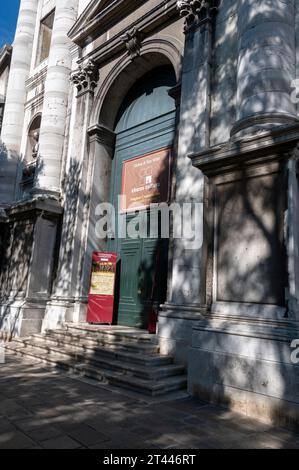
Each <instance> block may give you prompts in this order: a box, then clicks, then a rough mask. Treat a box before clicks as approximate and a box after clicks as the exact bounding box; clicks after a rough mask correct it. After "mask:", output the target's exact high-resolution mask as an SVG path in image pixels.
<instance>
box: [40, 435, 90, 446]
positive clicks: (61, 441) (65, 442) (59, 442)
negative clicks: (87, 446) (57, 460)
mask: <svg viewBox="0 0 299 470" xmlns="http://www.w3.org/2000/svg"><path fill="white" fill-rule="evenodd" d="M41 445H42V447H43V448H44V449H78V448H79V447H82V446H81V444H80V443H79V442H77V441H74V440H73V439H71V438H70V437H69V436H59V437H55V438H53V439H48V440H46V441H44V442H42V444H41Z"/></svg>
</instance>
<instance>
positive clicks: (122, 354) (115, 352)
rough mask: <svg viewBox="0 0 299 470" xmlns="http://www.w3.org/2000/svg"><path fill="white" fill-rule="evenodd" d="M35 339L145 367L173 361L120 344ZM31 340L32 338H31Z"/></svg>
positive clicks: (47, 337)
mask: <svg viewBox="0 0 299 470" xmlns="http://www.w3.org/2000/svg"><path fill="white" fill-rule="evenodd" d="M34 339H35V340H36V341H39V342H41V343H42V344H46V345H48V346H49V347H56V348H61V349H63V348H65V347H73V348H75V349H76V350H77V351H80V352H81V353H85V352H86V353H93V354H96V355H97V356H99V357H103V358H106V359H107V358H108V359H119V360H122V361H127V362H132V363H134V364H139V365H142V366H144V367H153V366H162V365H169V364H172V363H173V359H172V357H171V356H159V355H158V354H148V352H147V351H144V350H143V349H140V350H139V349H138V348H137V349H135V350H134V351H133V350H127V349H125V348H123V347H120V346H118V345H112V346H109V347H107V346H106V347H104V346H99V345H98V343H97V342H84V341H82V340H81V341H69V340H68V339H67V338H64V337H61V338H57V337H56V336H47V335H46V336H41V335H35V336H34ZM29 340H30V339H29ZM18 341H23V342H24V341H27V340H26V339H24V338H23V339H21V340H18Z"/></svg>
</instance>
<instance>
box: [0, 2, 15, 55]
mask: <svg viewBox="0 0 299 470" xmlns="http://www.w3.org/2000/svg"><path fill="white" fill-rule="evenodd" d="M19 5H20V0H0V48H1V47H2V46H3V45H4V44H6V43H8V44H11V43H12V41H13V38H14V35H15V29H16V24H17V18H18V13H19Z"/></svg>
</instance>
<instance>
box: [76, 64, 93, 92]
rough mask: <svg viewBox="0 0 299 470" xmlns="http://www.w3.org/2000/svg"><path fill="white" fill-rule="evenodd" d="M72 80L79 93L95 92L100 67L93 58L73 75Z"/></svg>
mask: <svg viewBox="0 0 299 470" xmlns="http://www.w3.org/2000/svg"><path fill="white" fill-rule="evenodd" d="M71 81H72V82H73V84H74V85H75V86H76V87H77V90H78V92H79V93H87V92H91V93H93V92H94V90H95V88H96V87H97V84H98V81H99V69H98V67H97V65H96V64H95V62H94V61H93V60H89V61H88V62H86V64H84V65H80V66H79V69H78V70H77V71H76V72H74V73H73V74H72V75H71Z"/></svg>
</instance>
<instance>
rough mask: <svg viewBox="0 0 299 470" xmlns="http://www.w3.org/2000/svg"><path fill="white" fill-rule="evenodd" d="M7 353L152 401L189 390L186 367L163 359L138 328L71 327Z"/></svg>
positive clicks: (14, 345) (15, 344)
mask: <svg viewBox="0 0 299 470" xmlns="http://www.w3.org/2000/svg"><path fill="white" fill-rule="evenodd" d="M6 350H7V352H8V353H13V354H15V355H17V356H20V357H27V358H29V357H31V358H32V359H33V360H38V361H40V362H42V363H45V364H47V365H50V366H52V367H54V368H59V369H64V370H66V371H68V372H71V373H75V374H78V375H80V376H82V377H87V378H90V379H94V380H97V381H100V382H103V383H109V384H111V385H116V386H119V387H125V388H128V389H131V390H133V391H135V392H141V393H144V394H146V395H150V396H160V395H166V394H167V393H170V392H174V391H178V390H182V389H186V386H187V378H186V375H185V369H184V367H183V366H180V365H176V364H174V363H173V359H172V357H169V356H161V355H160V354H159V345H158V342H157V338H156V336H153V335H149V334H147V333H146V332H144V331H142V330H136V329H132V328H126V327H118V326H113V327H98V326H92V325H88V324H73V323H68V324H65V325H64V326H63V328H62V329H60V330H48V331H47V332H46V333H45V334H40V335H33V336H31V337H29V338H21V339H15V340H14V341H12V342H10V343H6Z"/></svg>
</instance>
